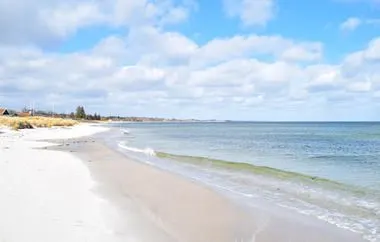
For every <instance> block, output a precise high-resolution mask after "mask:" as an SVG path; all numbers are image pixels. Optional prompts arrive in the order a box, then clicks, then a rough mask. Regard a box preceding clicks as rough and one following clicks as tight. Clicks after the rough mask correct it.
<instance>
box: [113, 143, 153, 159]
mask: <svg viewBox="0 0 380 242" xmlns="http://www.w3.org/2000/svg"><path fill="white" fill-rule="evenodd" d="M118 146H119V147H120V148H122V149H125V150H128V151H132V152H137V153H143V154H146V155H149V156H156V152H155V151H154V150H153V149H151V148H145V149H139V148H136V147H131V146H127V145H126V144H125V143H123V142H120V143H119V144H118Z"/></svg>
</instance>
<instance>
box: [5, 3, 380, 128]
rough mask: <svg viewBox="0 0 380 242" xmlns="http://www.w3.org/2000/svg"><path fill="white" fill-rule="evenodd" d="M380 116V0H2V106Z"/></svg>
mask: <svg viewBox="0 0 380 242" xmlns="http://www.w3.org/2000/svg"><path fill="white" fill-rule="evenodd" d="M78 105H83V106H84V107H85V109H86V111H87V112H90V113H93V112H98V113H101V114H102V115H110V114H112V115H127V116H155V117H167V118H172V117H173V118H197V119H229V120H254V121H342V120H345V121H375V120H380V0H318V1H311V0H310V1H309V0H308V1H305V0H39V1H30V0H0V106H3V107H7V108H11V109H20V108H23V107H25V106H27V107H28V106H34V107H35V108H36V109H41V110H46V111H52V110H54V111H56V112H71V111H74V110H75V108H76V106H78Z"/></svg>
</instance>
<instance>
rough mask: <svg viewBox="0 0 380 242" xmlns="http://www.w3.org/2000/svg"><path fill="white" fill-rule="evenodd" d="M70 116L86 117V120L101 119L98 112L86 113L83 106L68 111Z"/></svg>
mask: <svg viewBox="0 0 380 242" xmlns="http://www.w3.org/2000/svg"><path fill="white" fill-rule="evenodd" d="M70 118H71V119H87V120H101V119H102V117H101V116H100V114H97V113H94V114H93V115H91V114H86V111H85V110H84V107H83V106H78V107H77V108H76V110H75V113H74V112H71V113H70Z"/></svg>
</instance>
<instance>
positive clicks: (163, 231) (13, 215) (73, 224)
mask: <svg viewBox="0 0 380 242" xmlns="http://www.w3.org/2000/svg"><path fill="white" fill-rule="evenodd" d="M105 131H107V128H104V127H99V126H91V125H88V124H87V125H79V126H75V127H73V128H60V129H37V130H26V131H25V130H24V131H18V132H16V131H9V130H4V131H3V133H1V132H0V201H1V202H0V214H1V217H0V241H7V242H23V241H31V242H33V241H36V242H37V241H38V242H44V241H46V242H47V241H70V242H75V241H78V242H79V241H111V242H112V241H154V242H156V241H158V242H161V241H162V242H164V241H165V242H166V241H167V242H170V241H189V242H206V241H220V242H224V241H226V242H227V241H254V242H257V241H260V242H272V241H293V242H295V241H296V242H302V241H315V242H317V241H331V242H333V241H362V240H361V239H360V237H359V236H358V235H355V234H352V233H349V232H347V231H345V230H342V229H338V228H335V227H332V226H331V225H328V224H326V223H323V222H321V221H315V220H311V219H308V218H307V217H303V216H298V215H294V216H293V215H291V213H289V214H290V215H289V214H285V215H284V216H282V215H279V214H277V215H276V214H274V213H270V212H266V211H261V210H260V209H257V208H256V209H250V210H247V209H246V208H244V207H242V206H239V205H237V204H235V203H233V202H232V201H230V200H229V199H228V198H226V197H224V196H222V195H221V194H220V193H218V192H215V191H213V190H211V189H209V188H207V187H205V186H203V185H201V184H198V183H196V182H193V181H190V180H188V179H185V178H182V177H179V176H178V175H175V174H171V173H169V172H166V171H163V170H160V169H158V168H155V167H152V166H149V165H146V164H142V163H139V162H136V161H133V160H131V159H129V158H128V157H126V156H125V155H123V154H121V153H119V152H117V151H116V150H113V149H110V148H108V147H107V146H106V145H104V144H103V143H102V142H101V140H99V139H98V138H95V137H93V136H91V135H94V134H96V133H101V132H105ZM42 140H44V141H42ZM46 140H51V141H49V142H46Z"/></svg>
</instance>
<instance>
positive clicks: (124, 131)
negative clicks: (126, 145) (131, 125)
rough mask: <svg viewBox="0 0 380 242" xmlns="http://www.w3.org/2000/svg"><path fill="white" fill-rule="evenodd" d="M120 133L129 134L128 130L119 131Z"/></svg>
mask: <svg viewBox="0 0 380 242" xmlns="http://www.w3.org/2000/svg"><path fill="white" fill-rule="evenodd" d="M121 132H122V133H123V134H130V131H129V130H128V129H121Z"/></svg>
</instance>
